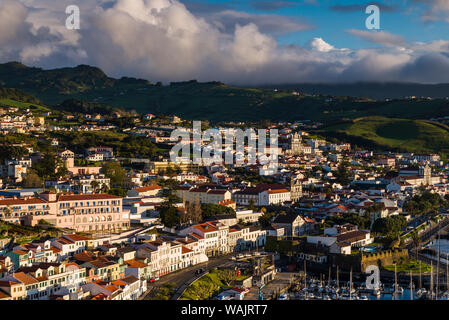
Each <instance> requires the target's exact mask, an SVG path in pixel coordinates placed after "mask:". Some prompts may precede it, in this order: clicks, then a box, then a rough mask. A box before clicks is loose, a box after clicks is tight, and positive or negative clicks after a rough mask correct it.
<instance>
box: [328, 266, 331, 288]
mask: <svg viewBox="0 0 449 320" xmlns="http://www.w3.org/2000/svg"><path fill="white" fill-rule="evenodd" d="M327 285H328V286H329V287H330V286H331V267H330V266H329V277H328V278H327Z"/></svg>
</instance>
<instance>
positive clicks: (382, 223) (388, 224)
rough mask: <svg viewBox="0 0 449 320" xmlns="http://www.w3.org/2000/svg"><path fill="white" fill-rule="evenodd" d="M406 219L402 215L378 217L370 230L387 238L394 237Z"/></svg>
mask: <svg viewBox="0 0 449 320" xmlns="http://www.w3.org/2000/svg"><path fill="white" fill-rule="evenodd" d="M406 225H407V221H406V220H405V218H404V217H402V216H391V217H386V218H379V219H377V220H376V221H374V224H373V227H372V231H374V232H377V233H380V234H383V235H385V236H387V237H389V238H396V237H397V235H398V234H399V232H400V231H401V229H402V228H403V227H405V226H406Z"/></svg>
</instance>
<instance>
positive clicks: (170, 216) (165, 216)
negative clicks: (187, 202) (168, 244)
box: [159, 201, 180, 228]
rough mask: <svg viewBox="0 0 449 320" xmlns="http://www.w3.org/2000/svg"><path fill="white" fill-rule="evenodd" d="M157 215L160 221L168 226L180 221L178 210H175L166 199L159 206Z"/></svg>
mask: <svg viewBox="0 0 449 320" xmlns="http://www.w3.org/2000/svg"><path fill="white" fill-rule="evenodd" d="M159 216H160V218H161V221H162V223H163V224H164V225H165V226H167V227H169V228H171V227H174V226H176V225H178V224H179V222H180V217H179V215H178V210H176V207H175V206H173V204H172V203H170V202H168V201H166V202H164V203H162V204H161V206H160V207H159Z"/></svg>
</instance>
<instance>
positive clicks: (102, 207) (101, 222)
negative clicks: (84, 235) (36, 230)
mask: <svg viewBox="0 0 449 320" xmlns="http://www.w3.org/2000/svg"><path fill="white" fill-rule="evenodd" d="M0 219H1V220H6V221H9V222H14V223H20V224H23V225H31V226H34V225H36V224H38V223H39V221H40V220H42V219H43V220H45V221H47V222H49V223H51V224H53V225H55V226H56V227H58V228H69V229H73V230H75V231H76V232H101V231H118V230H123V229H129V227H130V218H129V212H127V211H123V210H122V198H121V197H118V196H114V195H110V194H77V195H74V194H68V195H63V194H61V195H57V194H55V193H53V192H49V191H46V192H43V193H41V195H40V198H28V199H2V200H0Z"/></svg>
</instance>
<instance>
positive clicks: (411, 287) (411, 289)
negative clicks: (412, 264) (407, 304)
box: [410, 269, 413, 300]
mask: <svg viewBox="0 0 449 320" xmlns="http://www.w3.org/2000/svg"><path fill="white" fill-rule="evenodd" d="M410 300H413V281H412V270H411V269H410Z"/></svg>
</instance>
